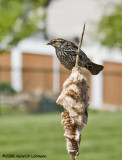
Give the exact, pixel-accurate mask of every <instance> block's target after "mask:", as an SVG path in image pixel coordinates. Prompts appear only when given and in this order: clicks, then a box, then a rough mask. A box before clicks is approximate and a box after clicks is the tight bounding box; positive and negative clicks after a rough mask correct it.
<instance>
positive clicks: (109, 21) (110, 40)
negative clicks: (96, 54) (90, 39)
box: [98, 4, 122, 49]
mask: <svg viewBox="0 0 122 160" xmlns="http://www.w3.org/2000/svg"><path fill="white" fill-rule="evenodd" d="M98 31H99V33H100V34H99V35H100V40H101V43H102V44H103V45H106V46H108V47H110V48H112V47H118V48H121V49H122V4H119V5H116V6H115V8H114V10H113V12H112V13H111V14H109V15H104V16H103V17H102V19H101V21H100V22H99V25H98Z"/></svg>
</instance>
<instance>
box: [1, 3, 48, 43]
mask: <svg viewBox="0 0 122 160" xmlns="http://www.w3.org/2000/svg"><path fill="white" fill-rule="evenodd" d="M50 1H51V0H0V43H1V42H5V43H8V44H9V45H15V44H16V43H17V42H18V41H20V40H21V39H23V38H25V37H27V36H29V35H31V34H33V33H34V32H36V31H38V30H43V29H44V27H43V25H39V24H40V22H44V20H45V18H46V16H45V15H46V10H45V7H46V6H47V5H48V4H49V2H50Z"/></svg>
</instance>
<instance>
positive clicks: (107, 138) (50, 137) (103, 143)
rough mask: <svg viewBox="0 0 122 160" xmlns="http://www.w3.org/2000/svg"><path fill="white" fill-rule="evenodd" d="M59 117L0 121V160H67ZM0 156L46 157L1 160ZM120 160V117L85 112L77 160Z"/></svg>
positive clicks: (18, 117) (8, 117)
mask: <svg viewBox="0 0 122 160" xmlns="http://www.w3.org/2000/svg"><path fill="white" fill-rule="evenodd" d="M60 121H61V117H60V114H59V113H53V114H40V115H13V116H12V115H9V116H1V117H0V160H4V159H9V160H11V159H13V160H16V159H19V160H21V159H22V160H23V159H25V160H27V159H28V160H32V159H35V160H36V159H47V160H71V157H70V156H69V154H68V153H67V150H66V144H65V138H64V136H63V134H64V130H63V126H62V125H61V124H60ZM2 154H14V155H17V154H20V155H22V154H23V155H24V154H26V155H28V154H29V155H46V156H47V157H46V158H17V157H15V158H5V157H2ZM81 159H82V160H103V159H104V160H121V159H122V113H121V112H115V113H110V112H89V119H88V124H87V126H86V127H85V128H84V129H83V132H82V141H81V145H80V155H79V156H78V158H77V160H81Z"/></svg>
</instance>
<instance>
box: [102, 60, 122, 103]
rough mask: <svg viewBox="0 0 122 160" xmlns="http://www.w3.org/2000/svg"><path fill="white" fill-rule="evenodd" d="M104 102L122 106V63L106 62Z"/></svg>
mask: <svg viewBox="0 0 122 160" xmlns="http://www.w3.org/2000/svg"><path fill="white" fill-rule="evenodd" d="M104 67H105V70H104V76H103V101H104V103H106V104H115V105H118V106H120V105H122V63H113V62H104Z"/></svg>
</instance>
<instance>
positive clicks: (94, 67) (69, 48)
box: [48, 38, 104, 75]
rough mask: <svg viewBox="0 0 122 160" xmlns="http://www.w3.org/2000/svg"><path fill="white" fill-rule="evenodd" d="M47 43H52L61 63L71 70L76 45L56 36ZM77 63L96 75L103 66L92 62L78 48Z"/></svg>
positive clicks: (74, 59) (74, 60) (75, 53)
mask: <svg viewBox="0 0 122 160" xmlns="http://www.w3.org/2000/svg"><path fill="white" fill-rule="evenodd" d="M48 45H52V46H53V47H54V48H55V50H56V55H57V57H58V59H59V61H60V62H61V64H62V65H63V66H64V67H65V68H66V69H68V70H72V68H73V67H74V66H75V62H76V55H77V51H78V46H77V45H75V44H74V43H73V42H70V41H67V40H64V39H61V38H58V39H53V40H51V41H50V42H49V43H48ZM78 65H79V66H80V67H85V68H86V69H88V70H89V71H90V72H91V74H93V75H97V74H98V73H99V72H100V71H102V70H103V68H104V67H103V66H102V65H99V64H95V63H93V62H92V61H91V60H90V59H89V58H88V57H87V56H86V54H85V53H84V52H83V51H82V50H80V53H79V61H78Z"/></svg>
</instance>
